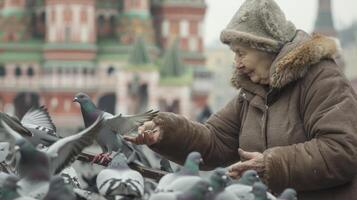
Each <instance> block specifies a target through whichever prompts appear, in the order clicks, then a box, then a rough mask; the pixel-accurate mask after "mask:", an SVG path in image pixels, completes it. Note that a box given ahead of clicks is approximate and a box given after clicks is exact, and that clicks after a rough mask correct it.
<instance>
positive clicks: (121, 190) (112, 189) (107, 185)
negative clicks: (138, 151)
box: [97, 153, 144, 199]
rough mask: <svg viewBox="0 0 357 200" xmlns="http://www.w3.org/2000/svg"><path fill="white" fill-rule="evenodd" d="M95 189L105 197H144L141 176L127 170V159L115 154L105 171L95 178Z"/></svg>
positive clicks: (122, 155)
mask: <svg viewBox="0 0 357 200" xmlns="http://www.w3.org/2000/svg"><path fill="white" fill-rule="evenodd" d="M97 188H98V190H99V193H100V194H102V195H103V196H105V197H108V198H109V197H112V198H113V197H115V196H123V197H131V198H138V199H140V198H141V197H143V196H144V178H143V176H142V175H141V174H140V173H139V172H137V171H135V170H132V169H130V168H129V166H128V164H127V158H126V157H125V155H124V154H122V153H117V154H116V155H115V156H114V158H113V160H112V161H111V162H110V164H109V166H108V167H107V169H104V170H102V171H101V172H99V174H98V176H97Z"/></svg>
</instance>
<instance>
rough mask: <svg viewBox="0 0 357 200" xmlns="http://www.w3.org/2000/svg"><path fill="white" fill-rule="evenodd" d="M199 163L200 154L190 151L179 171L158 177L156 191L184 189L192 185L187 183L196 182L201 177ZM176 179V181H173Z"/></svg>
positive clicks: (200, 161) (200, 160)
mask: <svg viewBox="0 0 357 200" xmlns="http://www.w3.org/2000/svg"><path fill="white" fill-rule="evenodd" d="M200 163H202V157H201V154H200V153H198V152H195V151H194V152H191V153H190V154H189V155H188V156H187V158H186V161H185V164H184V166H183V167H182V168H181V170H180V171H178V172H175V173H169V174H166V175H165V176H164V177H162V178H161V179H160V181H159V184H158V186H157V189H156V192H163V191H170V190H171V191H173V190H181V191H182V190H186V189H187V187H190V186H192V184H189V185H188V183H193V182H197V181H199V180H200V179H201V178H200V177H199V164H200ZM182 178H183V179H182ZM179 179H182V180H179ZM176 181H178V182H177V183H175V182H176Z"/></svg>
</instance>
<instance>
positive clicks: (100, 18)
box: [97, 15, 105, 35]
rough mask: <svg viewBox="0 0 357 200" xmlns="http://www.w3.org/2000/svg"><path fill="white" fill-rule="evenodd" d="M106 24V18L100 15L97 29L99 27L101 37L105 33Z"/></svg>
mask: <svg viewBox="0 0 357 200" xmlns="http://www.w3.org/2000/svg"><path fill="white" fill-rule="evenodd" d="M104 23H105V19H104V16H103V15H100V16H99V17H98V19H97V27H98V32H99V35H102V34H103V33H104Z"/></svg>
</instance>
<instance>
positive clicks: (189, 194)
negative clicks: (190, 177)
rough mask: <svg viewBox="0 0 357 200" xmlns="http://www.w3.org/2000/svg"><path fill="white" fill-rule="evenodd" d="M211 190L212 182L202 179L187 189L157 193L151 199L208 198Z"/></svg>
mask: <svg viewBox="0 0 357 200" xmlns="http://www.w3.org/2000/svg"><path fill="white" fill-rule="evenodd" d="M211 191H212V187H211V185H210V183H209V182H208V181H205V180H201V181H199V182H197V183H196V184H195V185H193V186H192V187H191V188H189V189H188V190H187V191H184V192H182V191H180V192H160V193H155V194H152V195H151V197H150V199H149V200H206V199H207V196H209V193H210V192H211Z"/></svg>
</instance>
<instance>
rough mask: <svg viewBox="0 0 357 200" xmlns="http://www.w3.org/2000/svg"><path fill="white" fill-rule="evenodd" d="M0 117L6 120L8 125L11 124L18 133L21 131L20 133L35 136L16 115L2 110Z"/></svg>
mask: <svg viewBox="0 0 357 200" xmlns="http://www.w3.org/2000/svg"><path fill="white" fill-rule="evenodd" d="M0 119H1V120H2V121H4V122H5V123H6V124H7V125H8V126H10V127H11V129H13V130H14V131H16V132H17V133H20V135H24V136H29V137H32V136H33V134H32V133H31V132H30V131H29V130H28V129H27V128H25V127H24V126H22V124H21V122H20V121H19V120H18V119H16V118H15V117H11V116H10V115H8V114H6V113H3V112H0Z"/></svg>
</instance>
